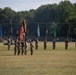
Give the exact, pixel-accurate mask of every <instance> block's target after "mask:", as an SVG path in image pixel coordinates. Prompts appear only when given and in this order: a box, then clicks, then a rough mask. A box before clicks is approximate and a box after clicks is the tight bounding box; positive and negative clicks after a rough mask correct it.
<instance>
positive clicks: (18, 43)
mask: <svg viewBox="0 0 76 75" xmlns="http://www.w3.org/2000/svg"><path fill="white" fill-rule="evenodd" d="M17 45H18V46H17V48H18V55H19V54H20V38H18V42H17Z"/></svg>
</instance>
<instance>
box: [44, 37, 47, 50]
mask: <svg viewBox="0 0 76 75" xmlns="http://www.w3.org/2000/svg"><path fill="white" fill-rule="evenodd" d="M46 47H47V39H46V38H44V50H46Z"/></svg>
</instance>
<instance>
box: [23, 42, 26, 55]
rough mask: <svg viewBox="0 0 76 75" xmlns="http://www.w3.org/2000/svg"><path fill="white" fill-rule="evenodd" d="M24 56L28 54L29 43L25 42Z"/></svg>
mask: <svg viewBox="0 0 76 75" xmlns="http://www.w3.org/2000/svg"><path fill="white" fill-rule="evenodd" d="M24 54H25V55H26V54H27V42H25V50H24Z"/></svg>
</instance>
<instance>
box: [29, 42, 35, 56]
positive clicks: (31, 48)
mask: <svg viewBox="0 0 76 75" xmlns="http://www.w3.org/2000/svg"><path fill="white" fill-rule="evenodd" d="M33 48H34V46H33V43H32V41H31V42H30V51H31V55H33Z"/></svg>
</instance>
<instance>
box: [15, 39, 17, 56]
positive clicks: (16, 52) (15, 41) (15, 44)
mask: <svg viewBox="0 0 76 75" xmlns="http://www.w3.org/2000/svg"><path fill="white" fill-rule="evenodd" d="M16 53H17V39H16V40H15V42H14V55H16Z"/></svg>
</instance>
